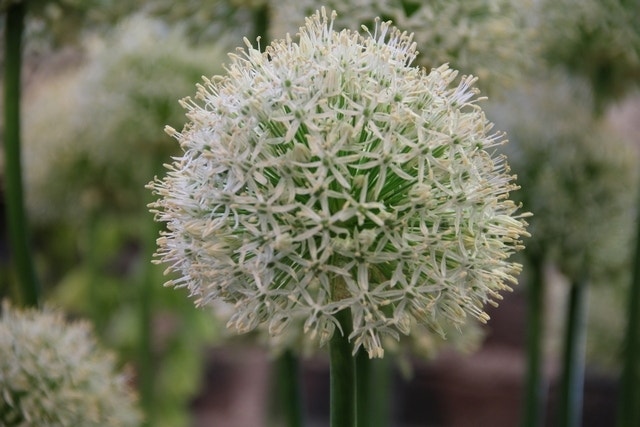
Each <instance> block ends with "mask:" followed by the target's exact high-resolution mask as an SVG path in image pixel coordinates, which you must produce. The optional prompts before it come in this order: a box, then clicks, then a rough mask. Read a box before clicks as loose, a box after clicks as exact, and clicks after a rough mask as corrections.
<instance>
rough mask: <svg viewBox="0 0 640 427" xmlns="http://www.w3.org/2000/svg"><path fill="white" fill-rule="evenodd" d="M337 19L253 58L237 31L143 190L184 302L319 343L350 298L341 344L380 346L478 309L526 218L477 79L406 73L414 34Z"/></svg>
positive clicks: (312, 25) (506, 268)
mask: <svg viewBox="0 0 640 427" xmlns="http://www.w3.org/2000/svg"><path fill="white" fill-rule="evenodd" d="M334 18H335V15H332V16H331V17H329V16H327V14H326V12H325V11H324V9H323V10H322V11H321V12H317V13H316V14H315V15H313V16H312V17H311V18H307V20H306V26H305V27H304V28H302V29H301V32H300V35H299V41H298V42H293V41H292V40H291V39H290V38H289V37H287V39H285V40H279V41H276V42H274V43H272V44H271V45H270V46H268V47H267V48H266V51H265V52H264V53H261V52H260V51H259V50H258V49H256V48H254V47H252V46H251V45H250V43H249V42H248V41H246V44H247V48H246V49H244V50H240V51H239V53H238V54H236V55H231V63H230V65H229V67H228V74H227V75H226V76H224V77H215V78H213V79H206V80H205V81H204V84H202V85H199V86H198V93H197V96H196V98H195V99H190V98H188V99H185V100H183V101H182V103H183V105H184V107H185V108H186V109H187V110H188V113H187V116H188V118H189V120H190V122H189V123H188V124H187V125H186V126H185V128H184V130H183V131H182V132H178V131H176V130H174V129H171V128H168V129H167V130H168V132H169V133H170V134H171V135H173V136H174V137H175V138H176V139H177V140H178V141H179V142H180V146H181V148H182V150H183V154H182V156H181V157H179V158H176V159H175V160H174V162H173V163H172V164H171V165H169V166H168V168H169V172H168V173H167V175H166V176H165V177H164V178H162V179H156V180H155V181H154V182H153V183H151V184H150V188H152V189H153V190H154V192H155V193H156V194H157V196H158V200H157V201H156V202H155V203H153V204H152V205H151V209H152V211H153V212H154V213H155V214H156V219H157V220H158V221H162V222H166V225H167V231H166V232H164V233H163V234H162V235H161V237H160V238H159V240H158V245H159V249H158V253H157V258H158V259H157V261H158V262H163V263H167V264H169V268H168V270H169V271H174V272H178V273H179V278H177V279H175V280H172V281H170V282H169V283H168V284H169V285H172V286H175V287H187V288H188V289H189V291H190V292H191V294H192V295H193V297H195V300H196V304H198V305H208V304H212V303H213V302H214V301H216V300H223V301H224V302H227V303H231V304H233V305H234V313H233V315H232V316H231V319H230V321H229V326H230V327H231V328H234V329H235V330H237V331H238V332H247V331H251V330H253V329H255V328H256V327H258V326H259V325H262V324H266V325H267V327H268V329H269V332H270V333H271V334H272V335H273V336H276V337H277V336H278V335H280V334H282V333H283V332H284V331H286V329H287V328H288V327H291V326H292V325H295V324H297V321H296V322H292V320H294V319H301V318H302V319H304V322H303V332H304V333H305V334H309V335H310V336H311V337H315V338H317V339H318V340H319V341H320V343H321V344H322V343H324V342H326V341H327V340H328V339H329V338H331V336H332V335H333V334H334V333H342V331H341V330H340V326H339V324H338V322H337V320H336V319H335V314H336V313H337V312H338V311H340V310H343V309H350V310H351V313H352V321H353V333H352V334H351V335H350V336H349V339H350V340H352V342H353V343H354V353H355V352H356V351H357V350H358V349H359V348H360V347H364V348H365V349H366V351H368V353H369V355H370V356H371V357H382V355H383V344H382V343H383V338H385V337H392V338H395V339H398V338H399V336H400V334H409V333H410V331H411V327H412V325H413V324H414V323H416V322H417V323H419V324H422V325H426V326H428V327H430V328H431V329H432V330H433V331H436V332H442V331H443V330H444V328H445V327H447V326H451V325H458V324H462V323H464V322H465V321H466V318H467V316H469V315H470V316H474V317H476V318H478V319H480V320H486V318H487V315H486V313H485V312H484V311H483V307H484V305H485V304H486V303H493V302H494V301H496V300H499V299H500V294H499V293H500V292H502V291H505V290H507V289H509V284H510V283H513V282H514V281H515V278H514V275H515V274H516V273H518V271H519V269H520V266H519V265H518V264H515V263H513V262H510V261H509V260H508V258H509V256H510V255H511V254H512V253H513V252H514V251H516V250H518V249H520V248H521V244H520V237H521V236H523V235H526V231H525V225H526V224H525V223H524V221H523V220H522V219H521V215H520V214H517V212H516V211H517V206H516V205H515V204H514V203H513V202H512V201H510V200H509V199H508V194H509V191H511V190H512V189H514V187H515V185H514V183H513V177H512V176H510V175H509V173H508V167H507V165H506V163H505V159H504V158H502V157H496V156H494V155H493V154H492V153H493V150H494V148H495V147H496V146H497V145H499V144H501V143H503V142H504V139H503V138H502V134H500V133H497V132H494V131H492V124H491V123H490V122H489V121H488V120H487V119H486V117H485V115H484V114H483V112H482V110H481V109H480V108H479V107H478V106H477V105H476V100H477V97H476V95H477V94H476V90H475V89H474V88H473V84H474V82H475V79H474V78H472V77H464V78H462V79H461V80H460V83H459V84H457V85H455V86H452V82H453V81H454V79H455V78H456V74H457V73H456V71H454V70H451V69H449V68H448V67H447V66H446V65H445V66H441V67H439V68H437V69H434V70H433V71H432V72H431V73H429V74H427V73H426V72H425V71H424V69H421V68H418V67H413V66H411V63H412V61H413V60H414V58H415V56H416V46H415V43H413V41H412V36H411V35H408V34H407V33H402V32H400V31H399V30H397V29H396V28H394V27H391V26H390V25H389V24H388V23H381V22H377V24H376V28H375V29H374V30H373V33H370V32H368V31H367V32H366V33H364V34H359V33H357V32H353V31H350V30H343V31H340V32H336V31H334V30H333V23H334ZM336 329H338V331H336Z"/></svg>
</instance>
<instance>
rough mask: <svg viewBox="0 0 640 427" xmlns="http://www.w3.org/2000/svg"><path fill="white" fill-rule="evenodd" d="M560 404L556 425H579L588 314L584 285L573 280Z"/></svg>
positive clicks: (563, 426)
mask: <svg viewBox="0 0 640 427" xmlns="http://www.w3.org/2000/svg"><path fill="white" fill-rule="evenodd" d="M568 303H569V307H568V310H567V318H566V326H565V327H566V329H565V336H564V354H563V358H562V378H561V383H560V404H559V406H558V426H559V427H579V426H580V422H581V418H582V397H583V388H584V363H585V362H584V351H585V349H584V346H585V335H586V325H585V321H586V315H587V284H586V283H585V281H576V282H573V283H572V284H571V290H570V292H569V301H568Z"/></svg>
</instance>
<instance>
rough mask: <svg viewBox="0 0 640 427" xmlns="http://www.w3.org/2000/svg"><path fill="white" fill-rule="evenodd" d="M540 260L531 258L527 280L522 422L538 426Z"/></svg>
mask: <svg viewBox="0 0 640 427" xmlns="http://www.w3.org/2000/svg"><path fill="white" fill-rule="evenodd" d="M543 269H544V263H543V262H542V259H540V258H538V257H532V259H531V272H532V275H531V281H530V282H529V283H528V284H527V285H528V286H527V291H528V294H527V371H526V377H525V396H524V411H523V419H522V426H523V427H539V426H540V425H541V422H542V420H543V419H544V416H543V415H544V402H545V397H546V393H545V381H544V376H543V375H544V374H543V359H544V358H543V349H542V341H543V340H542V334H543V327H544V325H543V303H544V288H545V283H544V271H543Z"/></svg>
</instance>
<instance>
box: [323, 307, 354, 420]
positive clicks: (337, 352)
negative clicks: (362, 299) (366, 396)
mask: <svg viewBox="0 0 640 427" xmlns="http://www.w3.org/2000/svg"><path fill="white" fill-rule="evenodd" d="M336 319H338V322H339V323H340V327H341V328H342V334H341V333H340V331H335V333H334V334H333V337H332V338H331V342H330V344H329V363H330V374H329V375H330V393H331V395H330V398H329V403H330V414H329V419H330V427H355V425H356V424H355V423H356V371H355V358H354V357H353V356H352V347H351V343H349V334H351V328H352V326H351V312H350V311H349V309H344V310H342V311H339V312H338V313H336Z"/></svg>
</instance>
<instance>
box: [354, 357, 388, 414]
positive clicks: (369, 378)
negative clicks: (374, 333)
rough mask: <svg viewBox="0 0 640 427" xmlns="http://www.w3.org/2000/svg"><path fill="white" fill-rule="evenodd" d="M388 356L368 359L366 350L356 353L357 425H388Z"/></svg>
mask: <svg viewBox="0 0 640 427" xmlns="http://www.w3.org/2000/svg"><path fill="white" fill-rule="evenodd" d="M390 368H391V366H390V363H389V358H388V357H387V358H384V359H370V358H369V355H368V354H367V352H366V351H364V350H362V349H361V350H360V351H359V352H358V354H357V355H356V388H357V390H356V399H357V414H358V417H357V418H358V419H357V421H358V422H357V426H358V427H387V426H388V425H390V424H391V423H390V413H389V404H390V399H391V396H390V393H389V391H390V382H391V381H390V380H391V369H390Z"/></svg>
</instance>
